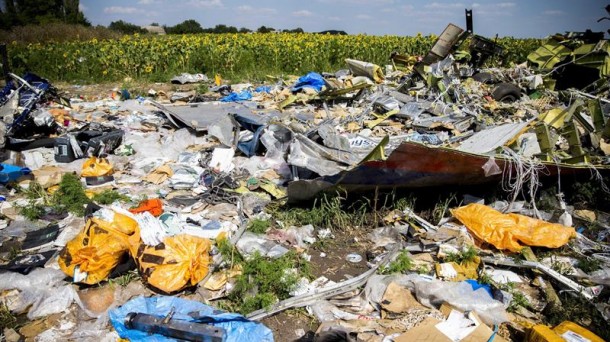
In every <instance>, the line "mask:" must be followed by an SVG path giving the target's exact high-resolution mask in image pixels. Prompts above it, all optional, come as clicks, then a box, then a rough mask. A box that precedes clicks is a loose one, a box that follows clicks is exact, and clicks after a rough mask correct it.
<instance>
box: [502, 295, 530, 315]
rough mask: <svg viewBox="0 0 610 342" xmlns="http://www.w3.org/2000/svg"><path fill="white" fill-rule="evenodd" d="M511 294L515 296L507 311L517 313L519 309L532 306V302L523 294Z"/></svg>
mask: <svg viewBox="0 0 610 342" xmlns="http://www.w3.org/2000/svg"><path fill="white" fill-rule="evenodd" d="M511 294H512V295H513V300H511V302H510V304H509V305H508V308H507V309H506V310H507V311H509V312H515V311H517V309H518V308H519V307H523V308H527V307H529V306H530V302H529V301H528V300H527V298H526V297H525V295H524V294H523V293H521V292H517V291H513V292H511Z"/></svg>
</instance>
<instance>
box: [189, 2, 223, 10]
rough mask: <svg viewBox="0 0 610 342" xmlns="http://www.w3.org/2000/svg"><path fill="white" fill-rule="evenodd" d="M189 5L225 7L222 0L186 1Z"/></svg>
mask: <svg viewBox="0 0 610 342" xmlns="http://www.w3.org/2000/svg"><path fill="white" fill-rule="evenodd" d="M186 5H187V6H193V7H205V8H209V7H224V5H223V4H222V0H191V1H189V2H187V3H186Z"/></svg>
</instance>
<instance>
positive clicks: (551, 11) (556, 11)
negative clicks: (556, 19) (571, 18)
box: [542, 10, 565, 16]
mask: <svg viewBox="0 0 610 342" xmlns="http://www.w3.org/2000/svg"><path fill="white" fill-rule="evenodd" d="M542 14H544V15H553V16H556V15H564V14H565V12H564V11H561V10H546V11H544V12H542Z"/></svg>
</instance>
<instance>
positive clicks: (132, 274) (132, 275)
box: [108, 270, 140, 287]
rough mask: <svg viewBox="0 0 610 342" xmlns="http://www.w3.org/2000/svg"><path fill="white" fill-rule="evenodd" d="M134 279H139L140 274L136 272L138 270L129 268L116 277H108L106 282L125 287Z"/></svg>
mask: <svg viewBox="0 0 610 342" xmlns="http://www.w3.org/2000/svg"><path fill="white" fill-rule="evenodd" d="M136 279H140V274H139V273H138V270H131V271H128V272H127V273H125V274H123V275H120V276H118V277H116V278H112V279H109V280H108V282H109V283H110V284H116V285H120V286H121V287H125V286H127V285H129V283H131V282H132V281H134V280H136Z"/></svg>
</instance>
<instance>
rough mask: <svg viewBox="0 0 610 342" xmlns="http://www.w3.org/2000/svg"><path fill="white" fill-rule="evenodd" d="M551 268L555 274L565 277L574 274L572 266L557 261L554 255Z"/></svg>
mask: <svg viewBox="0 0 610 342" xmlns="http://www.w3.org/2000/svg"><path fill="white" fill-rule="evenodd" d="M551 268H552V269H553V270H554V271H555V272H557V273H559V274H561V275H564V276H568V275H570V274H572V267H570V265H568V264H567V263H565V262H562V261H561V260H557V258H556V257H555V256H554V255H553V256H551Z"/></svg>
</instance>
